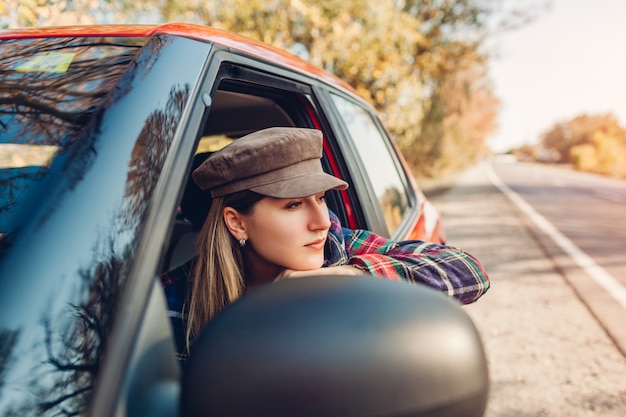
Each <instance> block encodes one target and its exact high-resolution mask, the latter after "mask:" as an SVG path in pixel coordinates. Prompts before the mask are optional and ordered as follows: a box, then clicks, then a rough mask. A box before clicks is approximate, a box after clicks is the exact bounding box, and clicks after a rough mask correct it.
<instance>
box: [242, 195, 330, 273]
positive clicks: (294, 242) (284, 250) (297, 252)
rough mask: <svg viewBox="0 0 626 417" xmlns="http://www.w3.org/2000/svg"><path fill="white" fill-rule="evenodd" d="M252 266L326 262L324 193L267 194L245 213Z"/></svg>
mask: <svg viewBox="0 0 626 417" xmlns="http://www.w3.org/2000/svg"><path fill="white" fill-rule="evenodd" d="M243 222H244V224H245V229H246V233H247V238H248V243H247V245H246V249H245V253H246V258H247V260H248V263H249V265H248V266H249V267H252V268H255V267H258V268H265V269H267V268H272V267H273V266H276V267H278V268H281V269H282V268H287V269H293V270H298V271H306V270H312V269H317V268H320V267H321V266H322V263H323V262H324V244H325V243H326V237H327V235H328V229H329V228H330V219H329V216H328V208H327V207H326V199H325V197H324V193H320V194H316V195H312V196H309V197H303V198H291V199H281V198H272V197H266V198H264V199H262V200H261V201H259V202H258V203H256V204H255V206H254V208H253V210H252V211H251V212H250V214H248V215H245V216H243Z"/></svg>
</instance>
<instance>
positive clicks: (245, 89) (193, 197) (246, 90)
mask: <svg viewBox="0 0 626 417" xmlns="http://www.w3.org/2000/svg"><path fill="white" fill-rule="evenodd" d="M232 74H236V77H235V76H233V75H232ZM220 77H222V78H221V80H220V81H218V83H217V89H216V90H215V91H214V92H213V94H212V98H211V107H210V110H209V114H208V116H207V120H206V123H205V124H204V128H203V129H202V131H201V132H200V135H199V136H200V139H199V143H198V146H197V149H196V151H195V156H194V162H193V165H192V169H194V168H195V167H197V166H198V165H199V164H200V163H202V161H204V159H206V157H208V155H209V154H211V153H213V152H216V151H218V150H220V149H221V148H223V147H224V146H226V145H227V144H229V143H231V142H232V141H234V140H237V138H239V137H241V136H244V135H246V134H248V133H252V132H254V131H257V130H261V129H265V128H268V127H275V126H287V127H307V128H320V129H321V127H320V121H319V119H318V115H317V113H316V110H315V107H314V105H313V104H312V97H311V92H310V89H309V88H308V87H307V86H306V85H303V84H300V83H295V82H290V81H289V80H286V79H278V78H277V77H275V76H274V77H268V78H267V79H265V80H264V79H263V77H262V76H261V75H260V74H259V73H257V72H254V71H252V70H250V69H245V70H244V69H242V68H241V67H233V66H232V64H229V63H225V64H223V66H222V75H221V76H218V78H220ZM294 84H295V85H294ZM327 140H328V138H327ZM329 158H332V155H329V154H328V153H326V154H325V157H324V158H323V161H322V163H323V165H324V169H325V170H326V171H328V172H332V169H331V166H330V165H331V164H330V162H329ZM335 174H337V173H335ZM327 202H328V205H329V207H330V208H331V210H333V211H334V212H335V213H336V214H337V215H338V216H339V217H340V219H341V220H342V221H345V218H346V215H345V211H346V210H345V205H344V202H343V201H342V199H341V197H340V195H339V192H337V191H331V192H329V193H327ZM210 204H211V199H210V197H209V196H208V194H207V193H205V192H201V191H200V190H199V189H198V187H197V186H195V184H194V183H193V181H192V180H191V179H188V180H187V184H186V187H185V190H184V192H183V196H182V200H181V204H180V206H179V212H178V214H177V216H176V220H175V224H174V228H173V232H172V239H171V242H170V245H169V249H168V251H167V253H166V258H165V260H164V265H163V267H162V269H163V271H166V270H168V269H173V268H175V267H177V266H179V265H181V264H183V263H184V262H186V261H188V260H189V259H190V258H191V256H193V242H194V241H195V237H193V236H195V235H196V234H197V232H198V230H199V229H200V228H201V227H202V223H204V219H205V218H206V215H207V213H208V211H209V208H210Z"/></svg>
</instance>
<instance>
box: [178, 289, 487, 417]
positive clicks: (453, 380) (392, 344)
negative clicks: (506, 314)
mask: <svg viewBox="0 0 626 417" xmlns="http://www.w3.org/2000/svg"><path fill="white" fill-rule="evenodd" d="M488 391H489V378H488V368H487V360H486V357H485V353H484V349H483V346H482V343H481V340H480V337H479V334H478V332H477V330H476V328H475V326H474V324H473V323H472V321H471V320H470V318H469V317H468V316H467V314H466V313H465V312H464V311H463V310H462V309H461V307H460V305H459V304H458V303H457V302H456V301H454V300H452V299H450V298H448V297H446V296H444V295H442V294H441V293H439V292H437V291H435V290H432V289H430V288H427V287H425V286H422V285H415V284H409V283H404V282H394V281H388V280H384V279H380V278H374V277H317V278H301V279H293V280H287V281H281V282H278V283H274V284H270V285H266V286H264V287H260V288H258V289H256V290H253V291H251V292H250V293H248V294H247V295H246V296H244V297H242V298H241V299H240V300H238V301H237V302H236V303H234V304H232V305H231V306H230V307H228V308H227V309H225V310H224V311H223V312H222V313H221V314H220V315H219V316H218V317H216V318H215V319H214V320H213V321H212V322H211V323H210V325H209V326H207V328H206V329H205V331H204V332H203V333H202V334H201V335H200V337H199V338H198V339H197V340H196V342H195V343H194V345H193V348H192V351H191V354H190V358H189V361H188V363H187V364H186V366H185V372H184V373H183V381H182V397H181V403H182V414H183V416H189V417H195V416H237V417H244V416H301V417H307V416H311V417H313V416H315V417H320V416H338V417H339V416H341V417H366V416H389V417H409V416H415V417H418V416H429V417H432V416H441V417H443V416H445V417H454V416H459V417H461V416H462V417H479V416H483V415H484V412H485V409H486V405H487V397H488Z"/></svg>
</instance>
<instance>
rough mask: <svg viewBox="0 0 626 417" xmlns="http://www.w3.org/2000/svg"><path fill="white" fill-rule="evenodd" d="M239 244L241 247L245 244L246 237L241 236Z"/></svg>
mask: <svg viewBox="0 0 626 417" xmlns="http://www.w3.org/2000/svg"><path fill="white" fill-rule="evenodd" d="M239 246H241V247H242V248H243V247H244V246H246V239H243V238H241V239H239Z"/></svg>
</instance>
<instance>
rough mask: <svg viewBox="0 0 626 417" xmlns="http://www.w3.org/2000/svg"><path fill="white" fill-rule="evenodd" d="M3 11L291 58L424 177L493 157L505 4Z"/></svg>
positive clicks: (194, 3)
mask: <svg viewBox="0 0 626 417" xmlns="http://www.w3.org/2000/svg"><path fill="white" fill-rule="evenodd" d="M3 3H4V8H3V7H2V6H0V27H1V26H3V22H7V21H8V22H9V23H10V24H13V25H18V26H33V25H58V24H76V23H110V22H115V23H136V22H146V21H149V22H153V23H162V22H168V21H185V22H191V23H199V24H205V25H210V26H215V27H218V28H222V29H226V30H230V31H234V32H238V33H240V34H243V35H246V36H249V37H251V38H255V39H259V40H261V41H263V42H266V43H269V44H272V45H275V46H278V47H280V48H283V49H286V50H290V51H292V52H293V53H296V54H298V55H300V56H302V57H303V58H304V59H306V60H308V61H310V62H312V63H313V64H315V65H317V66H319V67H322V68H324V69H326V70H328V71H330V72H332V73H334V74H336V75H337V76H339V77H340V78H342V79H344V80H346V81H347V82H348V83H349V84H350V85H351V86H353V87H354V89H355V90H356V91H357V92H358V93H359V94H360V95H361V96H362V97H364V98H365V99H366V100H368V101H369V102H370V103H371V104H372V105H373V106H374V107H375V108H376V110H378V112H379V114H381V115H382V118H383V121H384V123H385V125H386V127H387V128H388V130H389V132H390V133H391V134H392V136H393V137H394V138H395V139H396V140H397V143H398V145H399V147H400V149H401V150H402V152H403V154H404V155H405V157H406V159H407V161H408V162H409V165H410V166H411V167H412V168H413V171H414V173H415V174H416V176H418V177H433V176H437V175H439V174H442V173H445V172H449V171H455V170H458V169H461V168H464V167H465V166H467V165H470V164H472V163H474V162H475V161H476V160H477V159H478V158H480V157H482V156H483V155H485V154H487V152H488V150H487V147H486V145H485V143H486V138H487V136H488V135H489V134H490V133H491V132H492V131H493V130H494V129H495V127H496V126H495V120H496V116H497V111H498V106H499V103H498V100H497V99H496V98H495V96H494V94H493V92H492V90H491V87H490V84H489V79H488V73H487V70H486V68H487V63H488V56H487V55H486V54H485V53H484V52H483V49H484V48H483V46H484V42H485V39H486V35H487V33H488V32H487V29H486V28H487V22H488V18H489V17H490V16H493V14H494V9H497V8H498V5H500V6H501V3H502V1H498V0H494V1H488V2H485V1H481V0H403V1H396V0H325V1H318V0H271V1H267V0H231V1H221V0H202V1H201V0H165V1H161V2H154V1H152V0H132V1H131V0H108V1H104V0H103V1H98V0H74V1H63V2H49V1H46V0H6V1H5V2H3ZM511 10H512V12H513V13H515V12H519V10H515V8H513V9H511ZM9 12H10V13H9ZM3 16H4V19H3ZM7 16H13V20H11V21H9V20H8V19H7ZM6 25H7V23H4V26H6ZM599 140H600V139H599ZM581 152H587V151H585V150H581Z"/></svg>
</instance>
